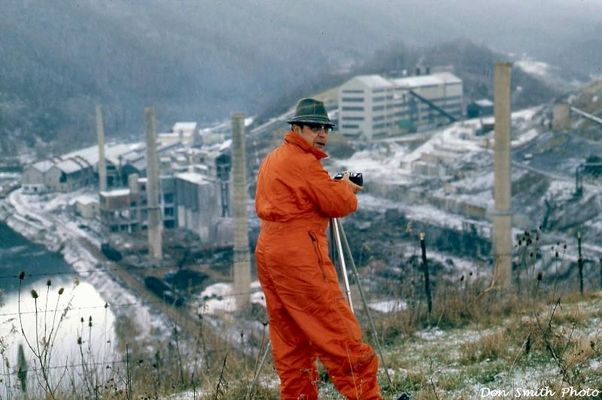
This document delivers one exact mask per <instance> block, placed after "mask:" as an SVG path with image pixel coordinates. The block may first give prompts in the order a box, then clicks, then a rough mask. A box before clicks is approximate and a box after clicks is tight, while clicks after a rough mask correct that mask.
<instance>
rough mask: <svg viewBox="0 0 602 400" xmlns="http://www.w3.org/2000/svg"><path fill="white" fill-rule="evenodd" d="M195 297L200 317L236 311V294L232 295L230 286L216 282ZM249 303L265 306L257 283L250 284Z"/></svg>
mask: <svg viewBox="0 0 602 400" xmlns="http://www.w3.org/2000/svg"><path fill="white" fill-rule="evenodd" d="M196 297H197V303H198V305H199V313H200V314H202V315H208V314H209V315H215V314H218V313H220V312H228V313H229V312H234V311H236V293H233V290H232V284H230V283H224V282H218V283H214V284H213V285H210V286H207V287H206V288H205V290H203V291H202V292H201V293H200V294H199V295H197V296H196ZM250 301H251V303H255V304H261V305H263V306H265V297H264V295H263V292H262V291H261V285H260V284H259V282H258V281H254V282H252V283H251V298H250Z"/></svg>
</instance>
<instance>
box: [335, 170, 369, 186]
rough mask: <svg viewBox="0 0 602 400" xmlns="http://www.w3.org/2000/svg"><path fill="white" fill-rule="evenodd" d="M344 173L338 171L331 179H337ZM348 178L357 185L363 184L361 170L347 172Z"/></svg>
mask: <svg viewBox="0 0 602 400" xmlns="http://www.w3.org/2000/svg"><path fill="white" fill-rule="evenodd" d="M344 175H345V172H339V173H338V174H336V175H335V176H334V178H332V179H335V180H339V179H341V178H343V176H344ZM349 180H350V181H351V182H353V183H355V184H356V185H358V186H364V177H363V176H362V173H361V172H349Z"/></svg>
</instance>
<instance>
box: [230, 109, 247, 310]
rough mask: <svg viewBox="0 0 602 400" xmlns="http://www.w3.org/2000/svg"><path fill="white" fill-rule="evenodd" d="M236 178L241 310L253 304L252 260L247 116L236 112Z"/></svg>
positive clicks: (236, 282)
mask: <svg viewBox="0 0 602 400" xmlns="http://www.w3.org/2000/svg"><path fill="white" fill-rule="evenodd" d="M232 178H233V181H234V182H233V186H234V187H233V196H234V201H233V206H234V207H233V214H234V267H233V274H234V292H235V293H237V294H238V295H237V297H236V305H237V308H238V309H239V310H241V309H243V308H245V307H246V306H247V305H248V304H249V298H250V295H249V288H250V286H251V261H250V257H249V236H248V224H249V222H248V217H247V171H246V151H245V115H244V114H242V113H236V114H234V115H232Z"/></svg>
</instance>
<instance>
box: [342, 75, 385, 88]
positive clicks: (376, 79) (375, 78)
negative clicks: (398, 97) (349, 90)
mask: <svg viewBox="0 0 602 400" xmlns="http://www.w3.org/2000/svg"><path fill="white" fill-rule="evenodd" d="M351 80H358V81H360V82H361V83H363V84H364V85H366V86H368V87H370V88H382V87H392V86H393V83H392V82H391V81H389V80H388V79H385V78H383V77H382V76H380V75H359V76H356V77H354V78H352V79H351Z"/></svg>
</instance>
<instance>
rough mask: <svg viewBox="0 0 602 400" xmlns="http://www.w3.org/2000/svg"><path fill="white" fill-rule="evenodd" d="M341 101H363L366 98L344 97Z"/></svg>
mask: <svg viewBox="0 0 602 400" xmlns="http://www.w3.org/2000/svg"><path fill="white" fill-rule="evenodd" d="M341 101H342V102H343V103H345V102H347V103H363V101H364V98H363V97H343V98H342V99H341Z"/></svg>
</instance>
